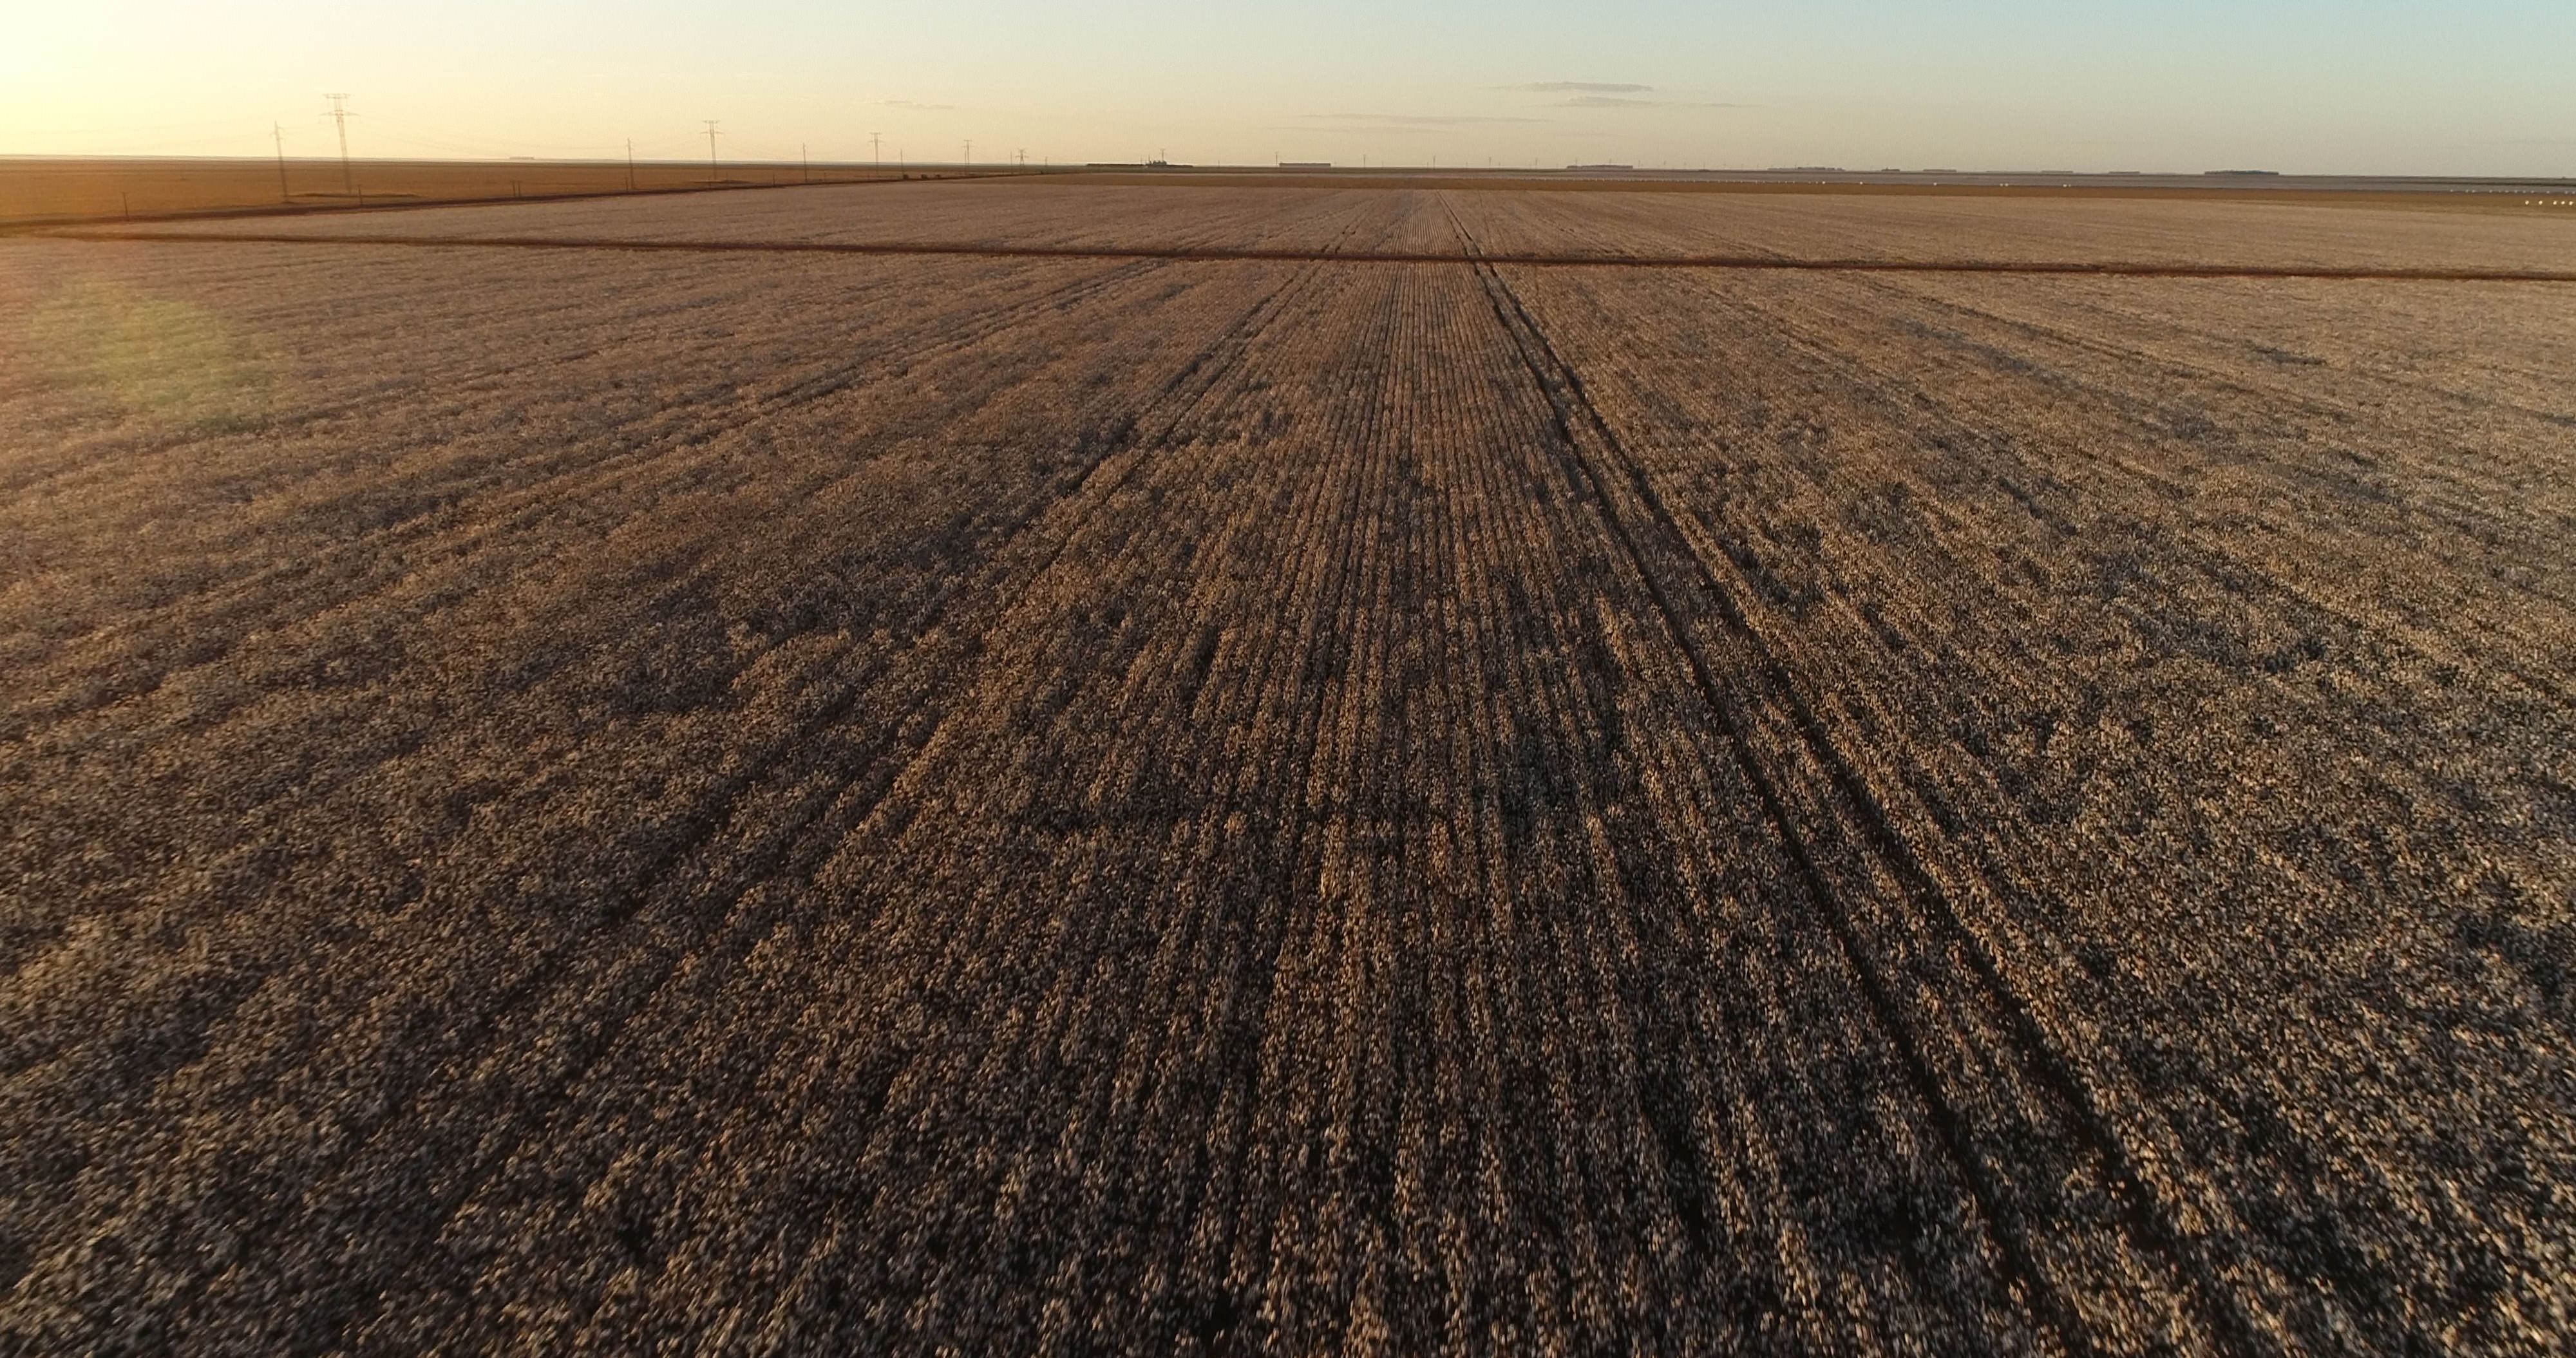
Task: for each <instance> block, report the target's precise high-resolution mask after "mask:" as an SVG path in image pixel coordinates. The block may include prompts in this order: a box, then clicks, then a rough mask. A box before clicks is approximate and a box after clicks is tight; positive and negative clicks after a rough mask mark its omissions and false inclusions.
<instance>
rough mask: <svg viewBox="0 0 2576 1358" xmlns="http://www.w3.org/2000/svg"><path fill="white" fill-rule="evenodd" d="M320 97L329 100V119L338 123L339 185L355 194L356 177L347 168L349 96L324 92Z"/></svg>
mask: <svg viewBox="0 0 2576 1358" xmlns="http://www.w3.org/2000/svg"><path fill="white" fill-rule="evenodd" d="M322 97H323V98H325V99H328V100H330V101H331V114H330V117H331V121H333V122H335V123H338V124H339V125H340V187H341V189H342V190H344V191H345V192H347V193H349V194H350V195H352V196H355V195H356V193H357V192H358V177H357V175H356V174H355V173H354V172H352V171H351V170H350V169H349V108H348V104H349V96H347V95H345V94H326V95H323V96H322Z"/></svg>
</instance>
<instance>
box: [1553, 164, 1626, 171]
mask: <svg viewBox="0 0 2576 1358" xmlns="http://www.w3.org/2000/svg"><path fill="white" fill-rule="evenodd" d="M1565 168H1567V169H1569V170H1633V169H1635V168H1637V167H1636V166H1634V165H1568V166H1566V167H1565Z"/></svg>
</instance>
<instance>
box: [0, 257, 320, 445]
mask: <svg viewBox="0 0 2576 1358" xmlns="http://www.w3.org/2000/svg"><path fill="white" fill-rule="evenodd" d="M21 315H23V316H24V318H25V319H24V320H23V321H22V322H21V323H20V324H19V325H17V326H13V327H11V329H13V330H15V331H16V332H17V333H15V334H12V335H9V336H8V337H7V340H6V344H5V348H0V353H6V352H9V351H15V354H16V355H17V356H18V357H16V358H13V359H10V360H9V361H10V363H11V365H12V366H15V364H16V363H18V362H25V363H26V364H27V365H28V366H30V367H31V368H33V369H35V370H36V371H38V372H41V373H44V374H46V375H48V376H50V377H52V378H53V379H54V380H56V381H61V382H67V383H70V384H73V385H75V386H77V387H80V388H83V389H85V390H86V391H88V392H89V393H91V394H92V395H93V396H94V397H95V398H96V399H101V400H104V401H106V402H108V403H111V404H113V405H116V406H118V407H121V408H122V409H124V410H125V411H126V412H128V413H129V414H133V415H139V416H145V417H149V418H152V419H155V420H163V421H169V422H173V423H177V424H181V425H192V426H217V427H221V426H229V425H236V424H239V423H242V422H244V421H247V420H250V419H254V418H256V417H257V416H258V415H260V414H261V413H262V412H264V411H265V410H266V409H267V408H268V398H269V391H270V386H271V373H270V369H269V365H268V364H267V363H266V362H265V361H264V360H263V357H262V355H261V354H260V353H259V352H258V346H256V345H255V344H253V343H251V342H249V337H247V336H245V335H243V334H242V333H240V332H239V331H238V330H237V329H236V328H235V327H233V326H230V325H227V324H226V323H225V322H224V320H223V319H222V318H221V317H218V316H216V315H215V314H214V313H213V312H211V311H209V310H207V309H206V308H205V307H203V306H199V305H197V304H195V303H193V302H186V301H181V300H179V299H176V298H170V297H156V296H153V295H151V294H149V293H145V292H141V291H138V290H137V289H135V288H133V287H131V286H129V285H127V284H124V283H120V282H117V281H115V280H113V279H106V278H99V277H82V278H74V279H72V280H69V281H67V282H65V283H63V284H60V285H58V286H56V287H54V288H52V289H50V290H49V291H39V292H38V296H37V300H36V301H35V304H34V305H33V306H31V307H28V308H26V309H25V310H24V311H23V312H21Z"/></svg>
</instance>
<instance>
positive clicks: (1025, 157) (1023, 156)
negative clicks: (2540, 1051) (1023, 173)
mask: <svg viewBox="0 0 2576 1358" xmlns="http://www.w3.org/2000/svg"><path fill="white" fill-rule="evenodd" d="M1020 168H1021V169H1023V170H1025V169H1027V168H1029V153H1028V152H1026V151H1022V152H1020Z"/></svg>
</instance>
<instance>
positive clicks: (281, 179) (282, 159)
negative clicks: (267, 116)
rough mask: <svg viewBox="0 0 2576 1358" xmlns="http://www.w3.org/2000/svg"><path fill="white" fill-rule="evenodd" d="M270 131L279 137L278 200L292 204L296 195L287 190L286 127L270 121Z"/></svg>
mask: <svg viewBox="0 0 2576 1358" xmlns="http://www.w3.org/2000/svg"><path fill="white" fill-rule="evenodd" d="M268 131H269V135H270V136H273V137H275V138H277V201H279V202H281V203H286V204H290V205H291V204H293V203H294V202H295V195H294V194H292V193H289V192H287V191H286V129H285V128H284V127H282V126H280V125H279V124H276V123H270V124H269V125H268Z"/></svg>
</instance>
